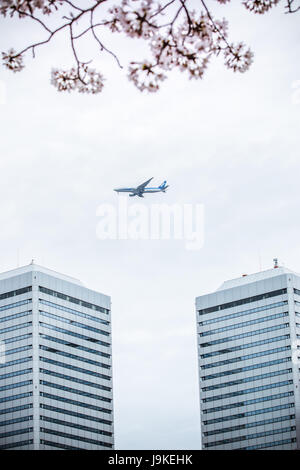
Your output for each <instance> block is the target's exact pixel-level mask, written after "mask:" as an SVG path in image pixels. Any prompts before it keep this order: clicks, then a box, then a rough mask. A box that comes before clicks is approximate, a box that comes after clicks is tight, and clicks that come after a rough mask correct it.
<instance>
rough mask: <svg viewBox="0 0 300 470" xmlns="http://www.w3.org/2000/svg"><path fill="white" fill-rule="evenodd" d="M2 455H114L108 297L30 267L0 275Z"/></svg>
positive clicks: (48, 271) (49, 271)
mask: <svg viewBox="0 0 300 470" xmlns="http://www.w3.org/2000/svg"><path fill="white" fill-rule="evenodd" d="M0 340H1V346H2V349H3V346H5V353H3V354H2V356H1V357H0V359H1V363H0V449H22V450H24V449H48V450H50V449H89V450H90V449H106V450H109V449H112V448H113V444H114V437H113V395H112V359H111V316H110V297H108V296H106V295H103V294H100V293H98V292H95V291H92V290H90V289H87V288H86V287H84V286H83V285H82V283H81V282H80V281H78V280H76V279H73V278H70V277H68V276H64V275H61V274H58V273H56V272H54V271H51V270H49V269H45V268H42V267H41V266H37V265H35V264H31V265H29V266H25V267H22V268H18V269H14V270H12V271H9V272H6V273H3V274H0Z"/></svg>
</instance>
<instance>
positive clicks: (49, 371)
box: [40, 369, 111, 392]
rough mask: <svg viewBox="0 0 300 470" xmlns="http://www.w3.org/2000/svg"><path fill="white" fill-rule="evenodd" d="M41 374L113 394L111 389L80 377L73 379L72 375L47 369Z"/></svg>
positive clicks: (41, 370) (42, 370)
mask: <svg viewBox="0 0 300 470" xmlns="http://www.w3.org/2000/svg"><path fill="white" fill-rule="evenodd" d="M40 372H41V373H42V374H46V375H51V376H53V377H58V378H60V379H64V380H69V381H70V382H76V383H79V384H82V385H88V386H89V387H94V388H98V389H100V390H106V391H107V392H111V387H106V386H105V385H101V384H96V383H95V382H88V381H87V380H83V379H78V377H71V376H70V375H65V374H60V373H59V372H55V371H52V370H47V369H40Z"/></svg>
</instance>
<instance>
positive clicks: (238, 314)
mask: <svg viewBox="0 0 300 470" xmlns="http://www.w3.org/2000/svg"><path fill="white" fill-rule="evenodd" d="M287 303H288V302H287V300H283V301H282V302H276V303H274V304H269V305H263V306H262V307H256V308H250V309H249V310H244V311H243V312H235V313H231V314H230V315H225V316H223V317H217V318H211V319H209V320H205V321H201V322H199V325H210V324H211V323H217V322H220V321H226V320H230V319H232V318H238V317H243V316H244V315H250V314H251V313H256V312H262V311H263V310H270V308H276V307H282V306H283V305H286V304H287Z"/></svg>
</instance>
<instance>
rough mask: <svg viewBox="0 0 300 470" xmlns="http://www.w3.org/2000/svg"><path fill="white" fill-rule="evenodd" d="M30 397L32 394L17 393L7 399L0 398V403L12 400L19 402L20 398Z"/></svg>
mask: <svg viewBox="0 0 300 470" xmlns="http://www.w3.org/2000/svg"><path fill="white" fill-rule="evenodd" d="M27 397H32V392H25V393H19V394H18V395H11V396H9V397H3V398H0V403H4V402H7V401H13V400H21V398H27Z"/></svg>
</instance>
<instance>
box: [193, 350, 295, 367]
mask: <svg viewBox="0 0 300 470" xmlns="http://www.w3.org/2000/svg"><path fill="white" fill-rule="evenodd" d="M287 349H291V347H290V346H289V345H288V346H281V347H279V348H273V349H267V350H266V351H260V352H256V353H252V354H245V355H244V356H239V357H233V358H232V359H224V360H223V361H217V362H213V363H211V364H204V365H203V366H201V369H211V368H212V367H220V366H224V365H226V364H233V363H234V362H240V361H246V360H248V359H253V358H254V357H262V356H268V355H269V354H275V353H278V352H281V351H286V350H287Z"/></svg>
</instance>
